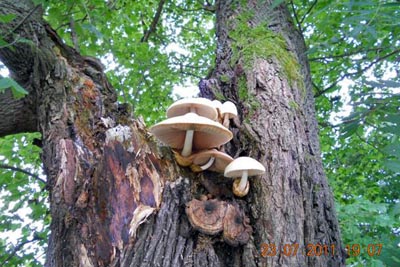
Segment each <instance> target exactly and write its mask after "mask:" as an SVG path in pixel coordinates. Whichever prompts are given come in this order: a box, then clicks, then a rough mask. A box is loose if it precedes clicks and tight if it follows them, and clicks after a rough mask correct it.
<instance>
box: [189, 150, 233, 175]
mask: <svg viewBox="0 0 400 267" xmlns="http://www.w3.org/2000/svg"><path fill="white" fill-rule="evenodd" d="M191 158H192V162H193V164H192V165H191V166H190V168H191V169H192V171H194V172H201V171H204V170H210V171H215V172H224V170H225V167H226V166H227V165H228V164H229V163H231V162H232V161H233V158H232V157H231V156H229V155H228V154H225V153H223V152H221V151H218V150H216V149H209V150H204V151H200V152H197V153H196V154H193V155H192V156H191Z"/></svg>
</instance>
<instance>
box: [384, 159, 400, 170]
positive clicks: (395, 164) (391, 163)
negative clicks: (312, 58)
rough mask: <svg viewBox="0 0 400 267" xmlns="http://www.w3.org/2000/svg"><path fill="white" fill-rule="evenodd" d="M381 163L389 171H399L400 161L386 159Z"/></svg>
mask: <svg viewBox="0 0 400 267" xmlns="http://www.w3.org/2000/svg"><path fill="white" fill-rule="evenodd" d="M383 165H384V166H385V167H386V168H388V169H389V170H391V171H394V172H398V173H399V172H400V161H395V160H388V161H385V162H384V163H383Z"/></svg>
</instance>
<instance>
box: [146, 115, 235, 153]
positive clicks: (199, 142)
mask: <svg viewBox="0 0 400 267" xmlns="http://www.w3.org/2000/svg"><path fill="white" fill-rule="evenodd" d="M188 130H193V131H195V132H194V135H193V148H194V149H197V150H200V149H208V148H212V147H218V146H220V145H223V144H225V143H227V142H229V140H231V139H232V133H231V132H230V131H229V130H228V129H226V128H225V127H224V126H222V125H221V124H219V123H218V122H215V121H212V120H210V119H207V118H205V117H201V116H199V115H197V114H196V113H187V114H185V115H183V116H178V117H173V118H169V119H166V120H164V121H162V122H160V123H157V124H156V125H153V126H152V127H151V128H150V132H151V133H153V134H154V135H155V136H156V137H157V138H158V139H160V140H161V141H162V142H163V143H165V144H167V145H169V146H170V147H172V148H176V149H182V148H183V145H184V142H185V137H186V131H188Z"/></svg>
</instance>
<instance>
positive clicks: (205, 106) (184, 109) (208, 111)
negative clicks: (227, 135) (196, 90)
mask: <svg viewBox="0 0 400 267" xmlns="http://www.w3.org/2000/svg"><path fill="white" fill-rule="evenodd" d="M191 108H194V109H195V110H196V111H195V113H196V114H197V115H199V116H202V117H206V118H209V119H211V120H216V119H217V117H218V112H217V109H216V108H215V106H214V104H213V102H212V101H211V100H209V99H207V98H202V97H198V98H184V99H181V100H178V101H176V102H175V103H173V104H172V105H171V106H169V108H168V109H167V117H168V118H172V117H177V116H182V115H185V114H186V113H189V112H191V110H190V109H191Z"/></svg>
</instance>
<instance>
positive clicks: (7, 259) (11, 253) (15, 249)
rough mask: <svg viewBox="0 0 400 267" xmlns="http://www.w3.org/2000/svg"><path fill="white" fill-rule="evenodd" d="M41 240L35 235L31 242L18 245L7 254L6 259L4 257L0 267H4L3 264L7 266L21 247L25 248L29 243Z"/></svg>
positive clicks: (27, 241)
mask: <svg viewBox="0 0 400 267" xmlns="http://www.w3.org/2000/svg"><path fill="white" fill-rule="evenodd" d="M41 239H42V238H40V237H39V236H38V235H37V234H35V235H34V237H33V238H32V239H31V240H25V241H24V242H21V243H19V244H18V245H17V246H15V247H14V249H13V250H12V251H11V252H10V253H8V254H9V255H8V257H6V258H5V259H4V260H3V262H2V263H1V264H0V267H1V266H6V265H5V264H7V262H8V261H9V260H10V259H11V258H12V257H14V256H15V254H17V252H18V251H19V250H20V249H21V248H22V247H23V246H25V245H26V244H29V243H33V242H36V241H38V240H41Z"/></svg>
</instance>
